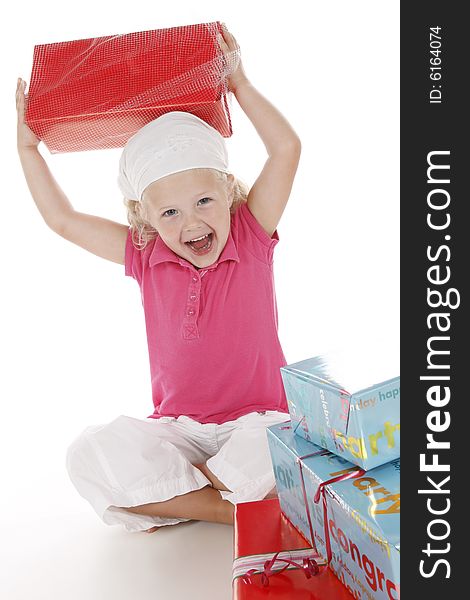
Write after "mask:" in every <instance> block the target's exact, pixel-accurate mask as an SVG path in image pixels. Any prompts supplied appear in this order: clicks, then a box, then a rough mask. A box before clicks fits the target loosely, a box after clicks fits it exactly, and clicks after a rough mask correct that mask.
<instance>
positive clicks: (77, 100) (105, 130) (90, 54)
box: [25, 22, 232, 153]
mask: <svg viewBox="0 0 470 600" xmlns="http://www.w3.org/2000/svg"><path fill="white" fill-rule="evenodd" d="M220 31H221V25H220V23H219V22H213V23H200V24H196V25H186V26H181V27H171V28H167V29H158V30H151V31H142V32H137V33H129V34H125V35H109V36H105V37H99V38H90V39H83V40H75V41H69V42H58V43H53V44H42V45H36V46H35V47H34V56H33V68H32V73H31V79H30V87H29V92H28V96H27V109H26V115H25V119H26V123H27V124H28V125H29V127H30V128H31V129H32V130H33V131H34V133H35V134H36V135H37V136H38V137H39V138H40V139H41V140H43V141H44V143H45V144H46V146H47V147H48V148H49V150H50V151H51V152H53V153H55V152H70V151H77V150H95V149H100V148H117V147H122V146H124V145H125V143H126V142H127V140H128V139H129V137H131V136H132V135H134V133H136V131H138V130H139V129H140V128H141V127H143V126H144V125H146V124H147V123H149V122H150V121H152V120H153V119H156V118H157V117H159V116H160V115H162V114H164V113H166V112H169V111H173V110H180V111H186V112H190V113H192V114H195V115H196V116H198V117H199V118H201V119H203V120H204V121H206V122H207V123H209V125H212V127H214V128H215V129H217V130H218V131H219V132H220V133H221V135H223V136H224V137H229V136H230V135H231V134H232V127H231V120H230V113H229V107H228V102H227V94H228V93H229V92H228V87H227V81H226V75H227V73H228V68H227V61H226V60H225V57H224V55H223V53H222V51H221V50H220V48H219V46H218V43H217V40H216V36H217V34H218V33H219V32H220Z"/></svg>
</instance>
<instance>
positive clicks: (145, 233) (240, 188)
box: [124, 169, 249, 250]
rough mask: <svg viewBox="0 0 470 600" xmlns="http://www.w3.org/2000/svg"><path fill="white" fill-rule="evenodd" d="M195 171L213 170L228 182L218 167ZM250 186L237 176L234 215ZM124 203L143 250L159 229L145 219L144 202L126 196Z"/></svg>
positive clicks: (134, 240)
mask: <svg viewBox="0 0 470 600" xmlns="http://www.w3.org/2000/svg"><path fill="white" fill-rule="evenodd" d="M194 170H195V171H212V172H214V173H215V174H216V176H217V179H219V181H223V182H224V183H225V184H227V181H228V179H227V173H223V172H222V171H217V170H216V169H194ZM248 191H249V190H248V186H247V185H246V183H245V182H243V181H241V180H240V179H237V178H235V186H234V191H233V203H232V206H231V207H230V213H231V214H232V215H233V214H234V213H235V212H236V211H237V209H238V207H239V206H240V205H241V204H243V203H244V202H246V200H247V197H248ZM124 205H125V207H126V209H127V220H128V222H129V225H130V228H131V234H132V242H133V244H134V246H135V248H137V249H138V250H143V249H144V248H145V247H146V246H147V244H148V243H149V242H150V241H151V240H153V239H155V238H156V237H158V231H157V230H156V229H155V228H154V227H152V225H150V223H149V222H148V221H146V220H145V218H144V215H143V214H142V213H143V212H145V210H144V211H142V203H141V202H139V201H137V200H128V199H127V198H124Z"/></svg>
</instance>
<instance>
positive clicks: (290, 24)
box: [0, 0, 399, 599]
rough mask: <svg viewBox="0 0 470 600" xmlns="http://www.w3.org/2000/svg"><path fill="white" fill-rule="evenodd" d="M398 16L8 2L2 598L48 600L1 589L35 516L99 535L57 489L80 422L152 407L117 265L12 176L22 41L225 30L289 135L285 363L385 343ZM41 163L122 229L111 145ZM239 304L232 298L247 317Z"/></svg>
mask: <svg viewBox="0 0 470 600" xmlns="http://www.w3.org/2000/svg"><path fill="white" fill-rule="evenodd" d="M398 6H399V4H398V2H392V1H388V2H380V3H378V2H375V1H372V0H369V1H355V2H350V1H349V0H342V1H336V2H320V1H310V2H301V1H299V2H289V3H287V4H286V3H275V2H272V1H271V2H267V1H265V0H263V1H257V2H250V3H248V2H247V3H240V2H224V3H218V2H215V1H214V0H199V1H198V2H192V1H189V0H179V1H178V2H158V3H157V2H144V1H141V0H133V1H132V2H117V1H114V2H96V1H93V2H92V1H90V0H82V1H81V2H76V3H72V4H64V3H63V2H59V1H53V0H44V1H43V2H40V3H32V2H31V3H30V4H27V5H25V4H24V3H21V4H20V3H16V4H12V5H11V7H10V9H9V16H8V17H7V19H9V20H8V21H7V25H6V26H5V25H4V28H3V30H4V31H3V36H2V40H1V44H2V62H4V67H2V73H3V76H2V93H1V95H0V101H1V103H2V107H1V111H0V115H1V119H2V134H3V135H2V149H1V152H2V199H1V202H2V211H1V214H2V221H3V222H2V235H1V255H2V259H3V260H2V283H3V285H2V292H1V300H2V306H1V311H0V319H1V323H0V324H1V351H2V356H1V367H2V377H1V380H0V385H1V388H0V389H1V410H2V412H1V425H0V427H1V431H0V456H1V478H2V481H1V484H0V485H1V489H2V493H1V495H0V508H1V511H0V523H1V527H2V529H1V537H2V548H3V550H4V554H3V555H2V557H0V558H1V559H2V561H3V564H0V569H1V570H2V571H3V576H0V582H2V584H3V583H6V588H7V589H8V590H9V597H10V598H21V599H23V598H27V597H36V598H42V597H43V596H42V594H44V597H45V598H46V597H48V598H51V597H52V598H55V597H59V596H54V593H53V592H50V590H49V593H47V594H46V591H45V588H44V590H42V589H41V587H40V586H39V587H36V592H35V594H33V596H31V595H30V594H31V590H30V591H27V590H26V588H25V587H24V585H17V582H16V583H15V584H14V583H13V577H15V574H17V573H19V571H18V570H15V569H19V568H20V567H19V566H18V562H17V561H16V562H15V559H14V558H12V557H15V556H17V555H16V554H15V551H14V550H13V551H12V552H10V551H7V550H5V548H7V547H9V548H13V549H14V548H15V544H16V545H18V544H20V545H22V547H25V546H27V545H28V543H29V542H28V536H29V535H30V533H29V532H30V531H31V530H30V528H31V526H32V522H33V521H36V520H37V519H38V518H41V519H43V520H45V521H46V522H47V523H48V527H49V528H50V531H55V530H56V528H57V526H56V524H55V521H54V520H55V518H56V516H57V515H59V516H60V518H61V519H62V521H60V525H59V526H60V527H64V523H67V518H68V516H70V517H77V515H81V518H83V520H84V523H87V524H88V525H90V524H91V523H92V524H93V525H90V526H92V527H94V526H95V521H96V522H97V528H96V529H94V530H93V531H94V533H93V535H95V536H100V535H101V536H104V535H106V532H107V531H108V529H109V528H105V526H103V527H102V528H101V527H100V525H101V523H99V522H98V521H97V517H96V516H95V515H94V514H93V513H92V512H91V509H90V508H89V507H88V505H86V503H85V502H84V501H83V500H82V499H81V498H80V497H79V496H78V495H77V494H76V492H75V490H74V489H73V488H72V486H71V483H70V482H69V480H68V476H67V474H66V471H65V451H66V448H67V446H68V444H69V443H70V442H71V441H72V439H73V438H74V437H75V436H76V435H78V434H79V433H80V431H81V430H82V429H83V428H84V427H85V426H87V425H88V424H91V423H101V422H103V423H104V422H107V421H110V420H112V419H113V418H115V417H116V416H118V415H120V414H128V415H131V416H135V417H139V418H145V417H146V416H147V415H149V414H150V413H151V412H152V402H151V389H150V376H149V366H148V355H147V342H146V337H145V327H144V317H143V311H142V307H141V302H140V295H139V289H138V286H137V283H136V282H135V281H134V280H132V279H130V278H126V277H125V276H124V268H123V267H122V266H120V265H116V264H114V263H111V262H107V261H105V260H103V259H100V258H98V257H96V256H94V255H92V254H89V253H87V252H86V251H84V250H82V249H81V248H79V247H75V246H73V245H72V244H70V243H68V242H66V241H65V240H63V239H62V238H60V237H58V236H56V235H55V234H54V233H53V232H52V231H50V230H49V229H48V228H47V226H46V225H45V224H44V222H43V221H42V219H41V217H40V215H39V213H38V211H37V209H36V208H35V206H34V203H33V200H32V199H31V197H30V195H29V191H28V188H27V186H26V183H25V180H24V178H23V175H22V171H21V166H20V163H19V160H18V157H17V153H16V110H15V100H14V97H15V88H16V80H17V77H22V78H23V79H25V80H26V81H27V82H29V79H30V73H31V67H32V55H33V47H34V45H35V44H42V43H48V42H59V41H65V40H73V39H80V38H88V37H95V36H96V37H99V36H102V35H110V34H119V33H129V32H133V31H143V30H149V29H158V28H164V27H171V26H176V25H187V24H192V23H201V22H208V21H216V20H220V21H223V22H225V23H226V24H227V27H228V28H229V30H230V31H231V32H232V33H233V34H234V35H235V37H236V39H237V41H238V43H239V44H240V47H241V52H242V60H243V64H244V67H245V71H246V73H247V75H248V77H249V78H250V80H251V81H252V83H253V84H254V85H255V86H256V87H257V88H258V89H259V90H260V92H261V93H262V94H263V95H265V96H266V97H267V98H268V99H269V100H270V101H271V102H272V103H273V104H274V105H275V106H276V107H278V108H279V110H280V111H281V112H282V113H283V114H284V115H285V116H286V118H287V119H288V120H289V121H290V123H291V124H292V126H293V127H294V129H295V130H296V132H297V133H298V135H299V136H300V138H301V140H302V147H303V150H302V158H301V163H300V166H299V170H298V175H297V177H296V181H295V184H294V187H293V190H292V194H291V198H290V200H289V203H288V206H287V208H286V210H285V213H284V215H283V217H282V220H281V223H280V225H279V228H278V232H279V236H280V243H279V244H278V246H277V248H276V250H275V277H276V289H277V299H278V310H279V321H280V331H279V333H280V339H281V343H282V345H283V348H284V352H285V355H286V358H287V361H288V362H289V363H291V362H295V361H298V360H302V359H304V358H308V357H310V356H313V355H316V354H319V353H322V352H324V351H325V350H326V349H329V348H331V347H333V346H335V347H338V346H345V345H350V346H351V347H355V348H356V347H357V345H358V344H359V345H362V346H364V345H365V346H367V345H368V340H370V339H372V338H373V337H374V336H376V335H377V334H378V333H379V334H380V335H381V337H383V338H385V339H388V340H390V341H391V342H393V343H394V344H395V343H396V342H397V340H398V323H399V314H398V310H399V308H398V298H399V272H398V264H399V229H398V221H399V187H398V186H399V152H398V144H399V71H398V68H399V29H398V23H399V10H398ZM307 7H308V11H307ZM4 18H5V17H4ZM231 106H232V116H233V129H234V135H233V137H232V138H231V139H230V140H228V142H227V144H228V149H229V154H230V166H231V169H232V171H233V172H234V173H235V174H236V175H237V176H239V177H240V178H241V179H243V180H244V181H246V182H247V183H248V184H249V185H251V184H252V183H253V182H254V180H255V179H256V177H257V175H258V173H259V172H260V171H261V168H262V166H263V164H264V161H265V160H266V158H267V156H266V153H265V149H264V145H263V143H262V142H261V140H260V139H259V138H258V136H257V134H256V131H255V129H254V127H253V126H252V125H251V123H250V122H249V120H248V118H247V117H246V116H245V115H244V113H243V112H242V111H241V109H240V107H239V106H238V104H237V101H236V99H235V98H233V99H232V105H231ZM41 151H42V153H43V155H44V156H45V157H46V160H47V162H48V164H49V166H50V168H51V170H52V172H53V174H54V176H55V177H56V179H57V180H58V182H59V183H60V185H61V186H62V188H63V190H64V191H65V193H66V194H67V196H68V198H69V199H70V201H71V202H72V204H73V205H74V207H75V208H76V209H77V210H79V211H81V212H89V213H93V214H97V215H101V216H104V217H107V218H110V219H114V220H116V221H119V222H121V223H126V215H125V209H124V205H123V204H122V198H121V195H120V192H119V190H118V187H117V183H116V177H117V163H118V159H119V155H120V150H107V151H95V152H89V153H72V154H64V155H50V154H49V152H48V151H47V149H46V148H45V147H44V146H43V145H41ZM249 304H250V299H249V298H247V299H246V307H247V310H249ZM227 352H228V353H229V352H230V349H227ZM45 530H46V529H43V530H42V534H41V535H43V534H44V531H45ZM52 535H56V534H52ZM113 535H116V534H113ZM18 536H20V538H18ZM148 537H149V536H147V538H148ZM147 538H146V539H147ZM19 539H20V541H18V540H19ZM51 539H52V538H51ZM54 539H55V538H54ZM61 540H62V541H60V540H59V541H57V539H55V542H54V544H55V545H54V548H55V550H54V552H58V553H60V552H61V548H63V549H67V548H70V542H69V540H68V538H67V537H66V536H64V538H63V539H62V538H61ZM35 543H36V544H37V545H36V549H37V552H38V553H42V552H46V553H47V549H48V548H49V542H48V539H47V536H45V537H43V538H42V539H41V541H40V543H38V542H37V541H36V542H35ZM51 543H52V542H51ZM61 544H62V545H61ZM54 552H51V555H52V557H51V560H52V561H54V560H55V558H54V556H55V554H54ZM31 560H33V559H32V558H31ZM9 561H10V562H9ZM12 565H16V567H15V566H12ZM24 566H25V565H23V567H22V568H24ZM3 567H6V569H3ZM2 577H3V580H2ZM83 578H85V574H84V575H83ZM80 581H82V579H81V578H80V576H77V582H80ZM78 585H79V583H78ZM13 590H16V591H15V592H13ZM15 594H16V595H15ZM78 597H81V596H80V595H77V598H78ZM87 597H88V598H90V597H91V596H90V595H88V596H87ZM98 597H99V598H101V597H103V598H105V597H107V596H106V595H103V596H101V595H97V596H96V598H98ZM120 597H121V596H120ZM122 597H124V596H122ZM141 597H144V596H143V595H141Z"/></svg>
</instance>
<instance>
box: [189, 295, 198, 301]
mask: <svg viewBox="0 0 470 600" xmlns="http://www.w3.org/2000/svg"><path fill="white" fill-rule="evenodd" d="M189 299H190V300H192V301H193V302H195V301H196V300H197V296H196V295H195V294H191V296H189Z"/></svg>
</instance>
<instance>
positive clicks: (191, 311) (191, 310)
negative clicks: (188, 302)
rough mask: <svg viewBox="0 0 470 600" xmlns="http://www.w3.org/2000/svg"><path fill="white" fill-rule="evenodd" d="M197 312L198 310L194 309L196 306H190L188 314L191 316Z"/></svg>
mask: <svg viewBox="0 0 470 600" xmlns="http://www.w3.org/2000/svg"><path fill="white" fill-rule="evenodd" d="M195 312H196V311H195V310H194V308H190V309H189V310H188V315H189V316H190V317H191V316H192V315H194V313H195Z"/></svg>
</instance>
